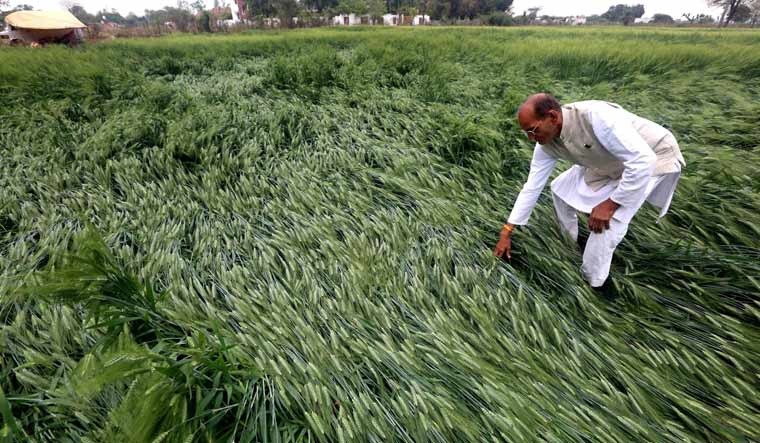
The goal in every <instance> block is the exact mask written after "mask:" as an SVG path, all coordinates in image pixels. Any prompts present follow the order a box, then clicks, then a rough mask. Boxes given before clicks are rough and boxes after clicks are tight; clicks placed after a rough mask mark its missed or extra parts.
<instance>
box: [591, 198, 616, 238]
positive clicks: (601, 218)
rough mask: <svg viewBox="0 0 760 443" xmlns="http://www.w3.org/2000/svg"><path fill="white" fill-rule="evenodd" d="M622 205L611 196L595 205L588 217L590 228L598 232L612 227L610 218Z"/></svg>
mask: <svg viewBox="0 0 760 443" xmlns="http://www.w3.org/2000/svg"><path fill="white" fill-rule="evenodd" d="M619 207H620V205H619V204H617V203H615V202H614V201H612V200H610V199H609V198H608V199H607V200H605V201H603V202H601V203H599V204H598V205H596V206H595V207H594V209H592V210H591V215H589V217H588V229H589V230H590V231H592V232H596V233H597V234H599V233H601V232H603V231H604V230H605V229H610V220H612V215H613V214H615V211H616V210H617V208H619Z"/></svg>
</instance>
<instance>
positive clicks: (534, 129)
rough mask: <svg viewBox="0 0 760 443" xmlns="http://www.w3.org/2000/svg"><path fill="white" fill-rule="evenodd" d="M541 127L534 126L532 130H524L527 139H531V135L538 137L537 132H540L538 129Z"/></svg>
mask: <svg viewBox="0 0 760 443" xmlns="http://www.w3.org/2000/svg"><path fill="white" fill-rule="evenodd" d="M539 126H540V125H536V126H534V127H532V128H530V129H523V132H524V133H525V135H526V136H527V137H530V136H531V135H532V136H533V137H535V136H536V131H538V127H539Z"/></svg>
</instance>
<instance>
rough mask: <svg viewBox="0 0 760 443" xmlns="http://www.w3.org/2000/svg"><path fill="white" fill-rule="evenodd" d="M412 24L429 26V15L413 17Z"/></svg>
mask: <svg viewBox="0 0 760 443" xmlns="http://www.w3.org/2000/svg"><path fill="white" fill-rule="evenodd" d="M412 24H413V25H415V26H419V25H429V24H430V16H429V15H415V16H414V18H413V19H412Z"/></svg>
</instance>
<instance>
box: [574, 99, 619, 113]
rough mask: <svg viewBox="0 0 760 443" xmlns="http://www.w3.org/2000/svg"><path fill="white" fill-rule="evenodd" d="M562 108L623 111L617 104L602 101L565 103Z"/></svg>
mask: <svg viewBox="0 0 760 443" xmlns="http://www.w3.org/2000/svg"><path fill="white" fill-rule="evenodd" d="M563 107H566V108H567V109H575V110H579V111H605V110H610V108H613V109H623V107H622V106H620V105H619V104H617V103H612V102H608V101H604V100H583V101H579V102H572V103H567V104H565V105H563Z"/></svg>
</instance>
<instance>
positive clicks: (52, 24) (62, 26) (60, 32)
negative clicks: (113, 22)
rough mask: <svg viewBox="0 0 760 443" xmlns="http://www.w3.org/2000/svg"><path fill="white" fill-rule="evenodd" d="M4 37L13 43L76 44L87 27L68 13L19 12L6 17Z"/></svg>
mask: <svg viewBox="0 0 760 443" xmlns="http://www.w3.org/2000/svg"><path fill="white" fill-rule="evenodd" d="M5 23H6V30H5V31H4V32H2V34H3V37H4V38H7V39H8V40H10V42H11V44H13V43H22V44H31V43H51V42H55V43H76V42H78V41H81V40H82V38H83V36H84V31H83V30H84V29H86V28H87V26H86V25H85V24H84V23H82V22H80V21H79V19H77V18H76V17H74V15H72V14H71V13H70V12H68V11H17V12H13V13H11V14H8V16H7V17H5Z"/></svg>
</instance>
